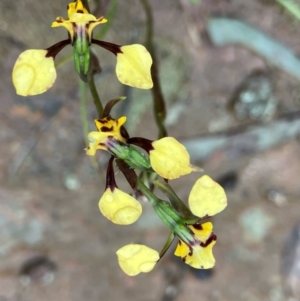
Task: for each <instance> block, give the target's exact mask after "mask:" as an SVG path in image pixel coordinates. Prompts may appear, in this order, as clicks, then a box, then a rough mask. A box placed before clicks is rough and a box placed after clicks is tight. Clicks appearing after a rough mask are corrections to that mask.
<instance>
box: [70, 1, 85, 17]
mask: <svg viewBox="0 0 300 301" xmlns="http://www.w3.org/2000/svg"><path fill="white" fill-rule="evenodd" d="M80 12H82V13H83V14H88V13H89V12H88V10H87V9H86V8H85V7H84V6H83V3H82V1H81V0H77V1H74V2H71V3H69V4H68V17H69V18H71V17H72V15H73V14H75V13H80Z"/></svg>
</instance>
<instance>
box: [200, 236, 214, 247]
mask: <svg viewBox="0 0 300 301" xmlns="http://www.w3.org/2000/svg"><path fill="white" fill-rule="evenodd" d="M216 240H217V235H216V234H214V233H211V235H210V237H209V238H208V239H207V240H206V242H205V243H204V242H200V246H201V247H202V248H206V247H207V246H209V245H210V244H211V243H212V242H213V241H216Z"/></svg>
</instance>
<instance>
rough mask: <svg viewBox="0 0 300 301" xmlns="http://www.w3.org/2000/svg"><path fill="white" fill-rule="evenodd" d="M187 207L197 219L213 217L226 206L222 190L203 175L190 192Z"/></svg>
mask: <svg viewBox="0 0 300 301" xmlns="http://www.w3.org/2000/svg"><path fill="white" fill-rule="evenodd" d="M189 206H190V209H191V211H192V213H193V214H195V215H196V216H198V217H204V216H206V215H208V216H213V215H215V214H217V213H219V212H220V211H222V210H224V208H225V207H226V206H227V198H226V194H225V192H224V189H223V188H222V187H221V186H220V185H219V184H218V183H217V182H215V181H214V180H212V179H211V178H210V177H209V176H207V175H204V176H202V177H201V178H200V179H198V180H197V182H196V183H195V185H194V186H193V188H192V190H191V192H190V195H189Z"/></svg>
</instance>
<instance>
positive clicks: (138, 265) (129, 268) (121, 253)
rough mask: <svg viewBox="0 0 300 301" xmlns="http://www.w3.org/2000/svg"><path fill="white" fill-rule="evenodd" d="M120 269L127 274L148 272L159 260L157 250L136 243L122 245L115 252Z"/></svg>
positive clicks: (134, 274)
mask: <svg viewBox="0 0 300 301" xmlns="http://www.w3.org/2000/svg"><path fill="white" fill-rule="evenodd" d="M116 254H117V256H118V261H119V265H120V267H121V269H122V270H123V272H124V273H126V274H127V275H129V276H136V275H138V274H139V273H149V272H150V271H152V270H153V268H154V266H155V264H156V263H157V261H158V260H159V254H158V252H157V251H155V250H153V249H151V248H149V247H147V246H144V245H137V244H130V245H126V246H124V247H122V248H121V249H119V250H118V251H117V252H116Z"/></svg>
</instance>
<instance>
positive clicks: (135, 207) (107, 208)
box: [99, 188, 142, 225]
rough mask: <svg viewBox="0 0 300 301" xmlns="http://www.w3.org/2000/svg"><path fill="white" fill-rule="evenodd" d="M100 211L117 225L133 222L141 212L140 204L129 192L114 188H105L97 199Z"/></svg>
mask: <svg viewBox="0 0 300 301" xmlns="http://www.w3.org/2000/svg"><path fill="white" fill-rule="evenodd" d="M99 209H100V211H101V213H102V214H103V215H104V216H105V217H106V218H107V219H109V220H110V221H112V222H113V223H115V224H118V225H130V224H133V223H134V222H135V221H137V219H138V218H139V217H140V215H141V214H142V206H141V204H140V203H139V202H138V201H137V200H136V199H134V198H133V197H132V196H130V195H129V194H127V193H125V192H123V191H122V190H120V189H118V188H115V189H114V190H113V192H112V191H111V190H110V188H107V189H106V191H105V192H104V194H103V196H102V197H101V199H100V201H99Z"/></svg>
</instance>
